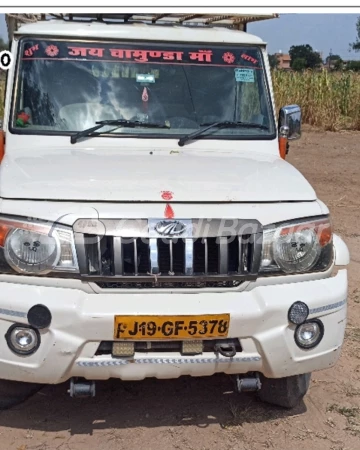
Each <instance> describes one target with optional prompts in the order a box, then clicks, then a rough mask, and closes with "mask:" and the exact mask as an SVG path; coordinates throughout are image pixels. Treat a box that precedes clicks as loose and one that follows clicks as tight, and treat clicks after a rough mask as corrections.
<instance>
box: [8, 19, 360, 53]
mask: <svg viewBox="0 0 360 450" xmlns="http://www.w3.org/2000/svg"><path fill="white" fill-rule="evenodd" d="M4 17H5V16H4V14H0V36H1V37H2V38H5V39H7V29H6V24H5V18H4ZM356 19H357V15H356V14H280V18H279V19H273V20H265V21H263V22H257V23H253V24H249V25H248V31H249V33H252V34H256V35H257V36H260V37H261V38H262V39H263V40H264V41H266V42H268V44H269V47H268V51H269V53H275V52H278V51H279V50H281V51H282V52H283V53H287V52H288V51H289V48H290V47H291V45H301V44H309V45H311V46H312V47H313V49H314V50H317V51H319V52H322V56H323V59H325V58H326V56H328V55H329V52H330V49H331V51H332V54H337V55H340V56H341V58H342V59H359V60H360V52H358V53H355V52H349V43H350V42H354V41H355V39H356Z"/></svg>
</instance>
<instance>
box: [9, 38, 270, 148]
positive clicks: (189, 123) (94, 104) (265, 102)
mask: <svg viewBox="0 0 360 450" xmlns="http://www.w3.org/2000/svg"><path fill="white" fill-rule="evenodd" d="M20 59H21V61H20V64H19V73H18V77H19V79H18V83H17V92H16V95H15V98H14V105H13V116H12V131H13V132H15V133H17V132H18V133H29V134H34V133H35V134H71V133H75V132H78V131H81V130H84V129H86V128H89V127H93V126H94V125H95V123H96V122H97V121H102V120H119V119H120V120H121V119H124V120H130V121H139V122H142V123H146V122H147V123H156V124H164V125H166V126H164V127H161V128H156V129H155V128H151V127H141V126H136V127H133V128H129V127H115V126H111V127H110V126H106V127H104V128H101V130H99V131H98V132H99V133H102V134H105V135H109V136H118V137H121V136H122V137H124V136H134V137H164V138H166V137H168V138H174V137H179V136H183V135H184V134H188V133H192V132H194V131H196V130H198V129H200V128H201V127H202V126H203V125H204V124H209V123H214V122H222V121H236V122H244V123H251V124H259V125H262V126H263V127H259V128H257V127H246V126H245V127H241V128H237V127H234V128H231V127H229V128H227V127H225V128H215V129H211V130H209V132H207V133H206V134H205V136H204V138H216V139H237V138H239V139H242V138H243V139H246V138H249V137H250V138H251V137H256V138H260V139H261V138H264V139H269V138H270V137H273V134H274V121H273V114H272V108H271V105H270V99H269V94H268V89H267V86H266V81H265V74H264V67H263V60H262V55H261V51H260V50H259V48H257V47H255V46H234V45H231V44H230V45H209V44H207V45H205V44H201V45H192V44H191V45H190V44H187V43H186V44H185V43H184V44H177V43H171V44H162V43H161V44H157V43H146V44H145V43H141V44H129V43H122V42H121V43H120V42H116V43H104V42H73V41H72V42H66V41H63V40H56V41H55V40H40V39H29V38H26V39H22V41H21V48H20Z"/></svg>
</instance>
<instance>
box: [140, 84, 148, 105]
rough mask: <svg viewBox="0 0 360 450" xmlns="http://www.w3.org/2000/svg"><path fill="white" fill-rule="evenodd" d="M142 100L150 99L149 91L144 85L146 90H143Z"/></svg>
mask: <svg viewBox="0 0 360 450" xmlns="http://www.w3.org/2000/svg"><path fill="white" fill-rule="evenodd" d="M141 100H142V101H143V102H148V101H149V94H148V91H147V89H146V87H144V90H143V92H142V96H141Z"/></svg>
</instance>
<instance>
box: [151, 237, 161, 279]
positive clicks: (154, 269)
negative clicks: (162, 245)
mask: <svg viewBox="0 0 360 450" xmlns="http://www.w3.org/2000/svg"><path fill="white" fill-rule="evenodd" d="M149 245H150V273H151V274H153V275H157V274H158V273H159V261H158V240H157V239H155V238H151V239H149Z"/></svg>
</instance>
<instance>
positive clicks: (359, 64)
mask: <svg viewBox="0 0 360 450" xmlns="http://www.w3.org/2000/svg"><path fill="white" fill-rule="evenodd" d="M346 70H353V71H354V72H360V61H348V62H347V64H346Z"/></svg>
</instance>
